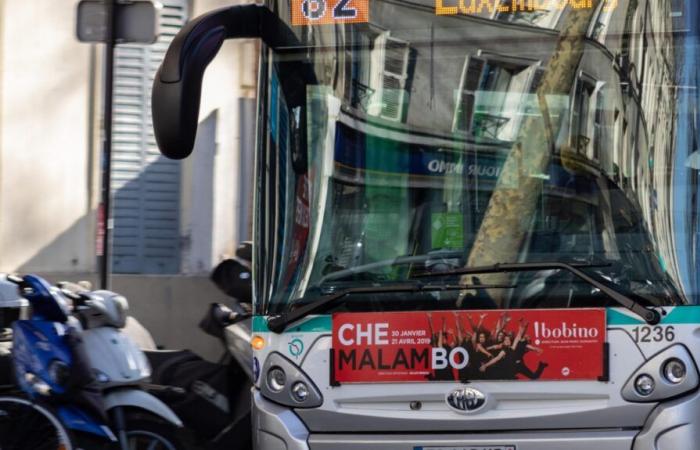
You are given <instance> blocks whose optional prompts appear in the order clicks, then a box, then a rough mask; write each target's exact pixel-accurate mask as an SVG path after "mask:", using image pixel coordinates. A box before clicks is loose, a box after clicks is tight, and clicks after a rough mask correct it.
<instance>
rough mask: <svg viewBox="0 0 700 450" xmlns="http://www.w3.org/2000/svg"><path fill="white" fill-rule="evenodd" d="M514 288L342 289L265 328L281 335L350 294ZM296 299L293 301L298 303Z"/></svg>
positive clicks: (404, 286) (405, 285)
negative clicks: (289, 326)
mask: <svg viewBox="0 0 700 450" xmlns="http://www.w3.org/2000/svg"><path fill="white" fill-rule="evenodd" d="M513 287H514V286H507V285H496V284H492V285H486V284H484V285H481V284H457V285H450V284H448V285H439V284H422V283H415V282H413V283H403V284H392V285H389V286H367V287H355V288H347V289H342V290H339V291H337V292H334V293H332V294H327V295H324V296H322V297H320V298H319V299H318V300H315V301H313V302H311V303H309V304H308V305H304V306H300V307H299V308H297V309H295V310H293V311H289V312H285V313H282V314H280V315H278V316H275V317H272V318H270V319H269V320H268V321H267V327H268V328H269V329H270V331H272V332H274V333H281V332H283V331H284V330H285V328H287V325H289V324H291V323H294V322H296V321H298V320H300V319H303V318H304V317H306V316H308V315H310V314H314V313H317V312H320V311H323V310H324V309H327V308H328V307H330V306H332V305H333V304H334V303H336V302H337V301H338V300H342V299H344V298H345V297H347V296H348V295H350V294H386V293H392V294H393V293H402V292H406V293H415V292H439V291H462V290H470V289H510V288H513ZM300 300H302V299H297V300H295V301H300Z"/></svg>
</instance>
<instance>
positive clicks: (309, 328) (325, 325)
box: [253, 316, 332, 333]
mask: <svg viewBox="0 0 700 450" xmlns="http://www.w3.org/2000/svg"><path fill="white" fill-rule="evenodd" d="M331 328H332V321H331V316H315V317H311V318H309V319H307V320H306V321H304V322H302V323H300V324H298V325H294V326H292V327H289V328H287V329H286V330H284V332H285V333H330V331H331ZM253 332H254V333H268V332H270V329H269V328H267V318H266V317H263V316H254V317H253Z"/></svg>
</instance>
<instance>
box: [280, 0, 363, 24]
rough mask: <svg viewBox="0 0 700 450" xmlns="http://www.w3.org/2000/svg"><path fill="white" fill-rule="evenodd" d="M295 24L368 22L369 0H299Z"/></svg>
mask: <svg viewBox="0 0 700 450" xmlns="http://www.w3.org/2000/svg"><path fill="white" fill-rule="evenodd" d="M295 3H296V5H297V6H296V7H297V8H298V9H297V11H295V14H293V17H292V24H293V25H315V24H334V23H342V22H367V20H368V17H367V16H368V11H367V10H368V9H369V1H368V0H297V1H296V2H295Z"/></svg>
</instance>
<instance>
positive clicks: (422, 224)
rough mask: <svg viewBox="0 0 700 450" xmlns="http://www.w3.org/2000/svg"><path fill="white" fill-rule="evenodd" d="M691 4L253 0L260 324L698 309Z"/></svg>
mask: <svg viewBox="0 0 700 450" xmlns="http://www.w3.org/2000/svg"><path fill="white" fill-rule="evenodd" d="M696 3H697V2H694V1H690V0H687V1H683V0H654V1H651V0H648V1H647V0H605V1H603V0H581V1H578V0H571V1H565V0H536V1H533V0H523V1H520V0H491V1H473V2H472V1H468V0H459V1H457V0H412V1H406V0H292V1H291V2H288V1H279V0H270V1H268V3H267V6H268V7H269V8H270V9H271V10H272V11H273V12H275V13H276V14H277V15H279V17H280V18H281V19H282V21H283V22H285V23H286V24H287V25H288V26H289V28H290V29H291V30H292V32H293V34H294V36H296V39H297V40H298V42H294V43H290V44H289V45H288V46H281V47H276V48H275V49H272V48H265V49H264V50H263V63H262V70H261V80H262V83H261V88H260V94H261V103H260V112H261V123H260V124H259V128H260V134H259V139H258V147H259V148H258V151H259V152H260V153H259V164H258V171H259V179H258V180H259V181H258V183H259V184H258V187H259V189H258V192H257V203H258V207H257V208H256V210H257V214H258V216H257V221H256V227H257V228H256V233H257V237H256V243H257V244H259V249H260V253H259V254H261V255H263V254H264V255H266V256H265V258H258V260H257V263H256V264H257V267H256V270H257V273H258V276H257V281H256V282H257V285H256V296H257V305H256V308H257V311H258V313H261V314H279V313H282V312H285V311H289V310H290V309H293V308H294V307H295V306H297V305H299V304H302V303H305V302H308V301H312V300H313V299H314V298H318V297H319V296H322V295H325V294H328V293H331V292H334V291H338V290H339V289H348V288H354V287H363V286H391V285H393V284H397V283H404V284H405V283H425V282H428V283H444V284H450V285H455V284H457V285H459V284H464V285H466V286H469V287H470V289H468V290H465V291H451V290H450V291H448V290H446V291H445V292H435V291H434V290H430V291H429V292H428V291H426V292H422V291H419V290H416V291H415V292H412V293H406V292H401V293H400V294H395V295H392V294H391V292H383V293H382V294H375V295H360V294H358V295H349V296H347V298H346V299H344V301H343V302H342V306H339V308H343V309H344V310H364V311H367V310H372V311H374V310H376V311H385V310H390V309H397V310H408V309H428V308H431V309H448V308H453V309H454V308H487V307H488V308H559V307H588V306H618V305H617V304H615V303H614V302H612V301H610V300H609V299H608V298H606V297H605V296H604V295H602V294H601V293H600V291H599V290H598V289H596V288H595V287H594V286H591V285H589V284H586V283H583V282H581V281H580V280H579V279H577V278H576V277H575V276H574V275H572V274H571V273H569V272H567V271H565V270H526V271H522V272H519V271H516V272H511V273H507V274H498V273H496V274H494V273H488V274H483V275H481V274H475V275H470V276H468V277H467V276H451V277H450V276H443V277H440V276H435V275H436V274H437V275H439V274H440V273H445V272H450V271H454V270H458V269H461V268H468V267H480V266H489V265H493V264H499V263H533V262H564V263H568V264H575V265H577V267H582V268H583V269H582V270H585V271H586V273H588V274H590V275H591V276H594V277H595V278H596V279H598V280H600V281H601V282H604V283H606V284H607V285H609V286H610V287H612V288H614V289H616V290H619V291H621V292H625V294H626V295H629V296H632V297H633V298H635V299H636V300H637V301H639V302H642V303H644V304H647V305H683V304H696V303H698V300H700V297H699V294H700V292H699V291H698V285H697V276H698V272H697V269H696V268H697V267H698V261H697V258H698V250H700V246H699V245H698V240H697V236H698V205H699V201H700V198H699V197H698V190H697V182H698V173H699V172H698V171H699V170H700V153H699V147H698V140H697V136H698V127H697V126H698V123H699V121H698V114H697V106H698V91H697V86H698V77H697V70H698V69H697V68H698V64H697V61H696V56H698V55H699V53H698V50H699V49H700V47H698V45H697V44H698V43H697V32H696V31H697V27H698V23H697V22H698V19H697V18H698V17H700V11H698V8H699V6H698V5H697V4H696ZM426 274H431V275H433V276H431V277H430V278H429V279H428V278H425V277H420V278H419V277H418V276H419V275H421V276H424V275H426ZM484 285H489V286H490V287H488V288H486V287H480V286H484ZM465 292H466V294H465Z"/></svg>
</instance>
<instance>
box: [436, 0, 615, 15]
mask: <svg viewBox="0 0 700 450" xmlns="http://www.w3.org/2000/svg"><path fill="white" fill-rule="evenodd" d="M595 4H597V2H595ZM618 4H619V0H603V10H604V11H606V12H607V11H612V10H614V9H616V8H617V7H618ZM566 8H571V9H593V8H594V2H593V0H435V14H437V15H438V16H454V15H458V14H484V13H490V14H494V13H504V14H508V13H511V14H521V13H528V12H531V13H534V12H537V11H555V10H559V11H562V10H564V9H566Z"/></svg>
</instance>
